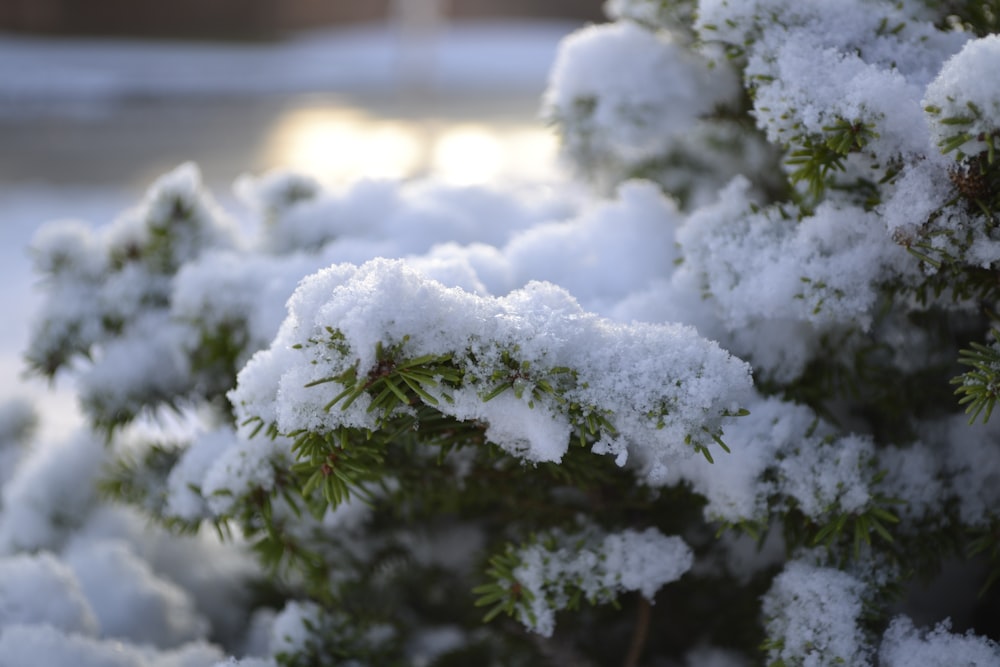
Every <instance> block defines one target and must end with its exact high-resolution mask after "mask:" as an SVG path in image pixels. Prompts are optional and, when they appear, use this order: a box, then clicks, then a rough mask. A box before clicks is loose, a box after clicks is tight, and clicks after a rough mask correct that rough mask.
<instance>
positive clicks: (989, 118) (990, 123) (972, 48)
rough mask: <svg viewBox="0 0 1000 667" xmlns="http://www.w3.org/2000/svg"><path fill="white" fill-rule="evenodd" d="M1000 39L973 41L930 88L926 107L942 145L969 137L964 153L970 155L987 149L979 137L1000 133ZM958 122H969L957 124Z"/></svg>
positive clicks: (932, 136) (939, 143) (926, 97)
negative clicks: (998, 79)
mask: <svg viewBox="0 0 1000 667" xmlns="http://www.w3.org/2000/svg"><path fill="white" fill-rule="evenodd" d="M998 65H1000V35H988V36H986V37H983V38H980V39H973V40H970V41H969V42H967V43H966V44H965V46H964V47H963V48H962V50H961V51H960V52H959V53H957V54H956V55H954V56H953V57H951V58H950V59H949V60H948V61H947V62H946V63H945V64H944V67H942V68H941V72H940V74H938V76H937V78H936V79H934V81H933V82H931V84H930V85H929V86H927V92H926V95H925V96H924V99H923V105H924V107H925V108H926V109H927V110H928V115H929V116H930V118H931V123H930V127H931V138H932V139H933V140H934V142H935V143H937V144H938V145H941V143H943V142H947V141H949V140H950V139H951V138H952V137H953V136H955V135H959V134H965V135H968V140H967V141H966V142H964V143H962V144H961V151H962V152H963V153H965V154H968V155H975V154H976V153H978V152H980V151H982V150H984V149H985V142H983V141H982V140H977V137H979V136H980V135H996V134H997V132H998V131H1000V123H998V122H997V120H996V119H997V117H998V116H1000V85H998V84H997V82H996V70H997V66H998ZM958 120H964V121H966V122H964V123H960V124H955V122H956V121H958Z"/></svg>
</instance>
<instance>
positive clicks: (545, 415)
mask: <svg viewBox="0 0 1000 667" xmlns="http://www.w3.org/2000/svg"><path fill="white" fill-rule="evenodd" d="M334 332H335V338H334V339H331V336H333V335H334ZM376 343H381V344H382V346H383V349H392V348H393V347H394V346H397V347H399V349H400V352H399V354H400V357H401V358H403V359H415V358H420V357H424V356H428V355H430V356H434V357H438V356H445V355H447V356H448V358H449V360H450V363H452V364H454V366H455V367H457V368H458V369H459V370H460V371H461V372H462V373H463V374H464V375H463V380H462V382H461V384H460V386H458V387H456V388H454V390H452V389H450V388H449V389H448V391H447V392H446V391H444V390H443V389H441V388H440V387H438V388H430V389H428V391H430V392H432V394H436V396H435V398H436V399H438V404H437V409H438V410H439V411H441V412H442V413H444V414H447V415H450V416H452V417H454V418H456V419H458V420H463V421H464V420H476V421H480V422H483V423H485V424H487V425H488V427H487V429H488V430H487V437H488V438H490V439H491V440H493V441H494V442H495V443H496V444H498V445H500V446H501V447H503V448H504V449H506V450H507V451H508V452H510V453H512V454H515V455H517V456H519V457H521V458H523V459H525V460H527V461H536V462H537V461H559V460H560V459H561V458H562V455H563V454H564V453H565V451H566V448H567V447H568V444H569V440H570V436H571V432H572V430H573V428H574V427H575V426H576V425H577V424H576V422H575V421H574V420H575V419H577V418H578V417H580V415H578V414H574V413H573V412H572V410H573V409H580V410H583V411H584V414H583V415H582V416H583V417H586V416H587V415H588V414H591V415H595V416H596V415H608V419H609V420H610V421H611V423H612V424H613V425H614V429H615V430H616V433H609V432H605V434H604V436H603V437H602V439H601V440H600V441H599V442H598V443H597V446H596V447H595V450H597V451H601V452H605V453H610V454H613V455H614V456H615V457H616V459H617V460H618V462H619V464H624V462H625V460H626V459H627V458H628V457H629V456H630V455H631V454H636V455H637V456H638V461H639V462H640V463H641V464H642V466H643V467H644V468H645V470H646V473H647V476H649V477H650V478H652V477H655V475H656V474H660V473H662V471H663V469H664V466H665V465H666V464H667V463H668V462H669V461H671V460H673V459H676V458H678V457H684V456H686V455H689V454H690V453H691V451H692V447H691V446H690V444H691V442H692V440H693V441H694V442H700V439H703V438H705V437H706V435H705V433H706V432H707V433H714V432H716V431H717V430H718V429H719V428H720V425H721V423H722V420H723V419H724V418H725V417H726V416H727V415H730V414H733V413H735V412H736V411H738V409H739V401H740V400H742V398H743V397H745V395H746V392H747V391H748V390H749V388H750V378H749V374H748V367H747V366H746V365H745V364H744V363H743V362H741V361H739V360H737V359H734V358H733V357H731V356H730V355H729V354H728V353H726V352H724V351H723V350H721V349H720V348H719V347H718V346H717V345H716V344H715V343H712V342H710V341H707V340H705V339H703V338H701V337H700V336H698V335H697V333H696V332H695V331H694V330H693V329H691V328H690V327H684V326H681V325H647V324H633V325H622V324H616V323H613V322H610V321H608V320H604V319H602V318H599V317H597V316H595V315H593V314H589V313H586V312H584V311H583V310H582V309H581V308H580V307H579V305H578V304H577V302H576V301H575V300H574V299H573V298H572V297H571V296H570V295H569V294H568V293H567V292H565V291H564V290H563V289H561V288H558V287H556V286H554V285H551V284H547V283H531V284H529V285H528V286H527V287H525V288H524V289H521V290H516V291H514V292H512V293H510V294H509V295H507V296H506V297H502V298H492V297H482V296H479V295H476V294H471V293H469V292H465V291H463V290H459V289H455V288H447V287H444V286H443V285H441V284H440V283H438V282H436V281H433V280H429V279H427V278H426V277H424V276H422V275H421V274H419V273H417V272H415V271H414V270H412V269H411V268H409V267H407V266H406V265H405V264H404V263H403V262H400V261H390V260H374V261H372V262H369V263H367V264H365V265H363V266H361V267H354V266H349V265H340V266H335V267H331V268H330V269H327V270H324V271H321V272H319V273H318V274H316V275H314V276H312V277H310V278H308V279H306V280H305V281H303V283H302V285H301V286H300V287H299V289H298V290H297V291H296V293H295V295H294V296H293V297H292V299H291V300H290V302H289V316H288V318H287V319H286V321H285V322H284V324H283V325H282V327H281V330H280V332H279V334H278V337H277V338H276V340H275V341H274V343H273V344H272V346H271V348H270V349H268V350H266V351H263V352H260V353H258V354H257V355H255V356H254V357H253V358H252V359H251V361H250V362H249V363H248V364H247V366H246V367H245V368H244V369H243V371H242V372H241V373H240V375H239V377H238V383H237V388H236V389H235V390H234V391H233V392H232V393H231V400H232V401H233V404H234V405H235V406H236V410H237V418H238V421H240V422H242V421H244V420H245V419H248V418H252V417H260V418H261V419H263V420H264V421H265V423H275V424H276V425H277V426H278V428H279V430H280V431H282V432H285V433H289V432H293V431H297V430H300V429H312V430H329V429H336V428H338V427H343V426H347V427H355V428H375V427H376V426H377V419H378V415H377V413H376V412H374V411H369V410H368V407H369V406H370V399H369V398H368V397H367V395H363V396H361V397H360V398H359V399H358V400H356V401H355V402H354V403H352V404H351V405H350V407H349V408H347V409H341V408H339V407H333V408H332V409H328V408H327V407H326V406H327V403H328V402H329V401H330V399H331V397H332V396H336V395H337V394H338V393H340V392H341V391H342V390H343V389H344V388H345V387H343V385H341V384H340V382H333V381H330V382H327V383H325V384H323V385H320V386H319V387H307V386H306V385H308V384H310V383H314V382H316V381H317V380H330V379H332V378H335V377H337V376H341V375H342V374H343V373H345V372H348V371H350V370H351V369H355V370H356V372H357V376H358V377H364V376H365V375H367V374H369V373H370V372H371V371H372V370H373V369H376V368H377V367H378V363H379V360H378V359H377V358H376V353H375V347H376V345H375V344H376ZM511 360H514V361H513V364H514V365H513V367H511V363H512V361H511ZM498 377H499V378H500V379H504V381H506V380H505V378H506V379H510V381H511V383H512V384H513V385H518V383H520V386H522V388H523V389H525V391H524V392H523V394H522V393H521V392H520V391H518V390H517V386H515V387H514V388H515V391H512V392H505V393H500V394H499V395H498V396H497V397H496V398H493V399H491V400H484V397H485V396H486V395H487V394H489V393H490V392H491V391H492V390H493V389H495V388H496V386H497V382H498V379H497V378H498ZM543 382H544V383H551V385H553V386H554V387H555V391H554V392H548V391H536V389H538V388H539V387H544V386H545V384H540V383H543ZM571 406H576V408H571ZM709 442H711V441H710V440H709Z"/></svg>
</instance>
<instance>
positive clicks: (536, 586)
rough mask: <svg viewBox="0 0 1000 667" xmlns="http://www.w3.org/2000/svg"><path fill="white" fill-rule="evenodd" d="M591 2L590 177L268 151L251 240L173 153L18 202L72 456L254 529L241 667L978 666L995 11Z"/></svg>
mask: <svg viewBox="0 0 1000 667" xmlns="http://www.w3.org/2000/svg"><path fill="white" fill-rule="evenodd" d="M607 11H608V14H609V17H610V18H611V22H610V23H608V24H604V25H596V26H591V27H587V28H584V29H583V30H581V31H579V32H578V33H576V34H575V35H573V36H571V37H569V38H568V39H567V40H566V41H565V42H564V44H563V46H562V48H561V50H560V54H559V57H558V59H557V62H556V63H555V66H554V69H553V73H552V77H551V82H550V87H549V90H548V91H547V93H546V95H545V99H544V110H545V113H546V115H547V117H548V118H549V119H550V120H551V121H552V123H553V125H554V127H555V128H556V130H557V131H558V133H559V136H560V138H561V141H562V145H563V147H564V152H565V155H566V157H567V159H568V161H569V162H570V163H571V164H572V166H573V167H574V168H575V170H576V173H577V174H578V175H579V177H580V178H581V179H583V180H585V181H587V182H588V183H590V184H591V185H592V186H593V190H594V192H595V193H597V194H596V195H595V198H593V199H589V200H578V199H574V198H573V196H572V195H571V194H570V193H568V192H567V193H559V192H557V193H554V194H553V193H547V194H546V193H541V192H535V191H526V190H511V191H492V190H483V189H474V188H472V189H457V188H447V187H444V186H440V185H434V184H422V183H416V184H414V183H411V184H396V183H368V182H362V183H358V184H356V185H355V186H353V187H352V188H351V189H350V190H348V191H346V192H343V193H332V192H328V191H325V190H324V189H323V188H322V187H321V186H320V185H318V184H317V183H315V182H313V181H311V180H310V179H308V178H307V177H304V176H298V175H291V174H271V175H268V176H265V177H262V178H259V179H256V180H253V179H249V180H246V181H244V182H242V183H241V184H240V191H241V193H242V194H243V196H244V197H246V199H247V201H249V202H250V203H251V204H252V205H253V206H254V207H255V211H256V212H257V214H258V219H259V223H260V224H259V228H258V229H257V230H256V234H254V233H250V234H248V233H246V232H245V231H241V230H240V229H239V228H238V227H236V226H235V225H232V224H231V223H229V222H227V220H226V218H225V215H224V214H223V213H221V212H220V211H219V209H218V207H216V206H215V205H214V204H213V203H212V201H211V198H210V196H209V195H208V193H206V192H205V191H204V189H203V188H202V186H201V184H200V181H199V176H198V173H197V170H196V168H194V167H193V166H191V165H186V166H183V167H181V168H179V169H177V170H176V171H174V172H172V173H170V174H168V175H166V176H164V177H163V178H162V179H160V180H159V181H158V182H157V183H156V184H154V186H153V187H152V188H151V190H150V193H149V195H148V196H147V198H146V199H145V201H144V202H143V203H142V205H141V206H140V207H138V208H137V209H135V210H134V211H132V212H130V213H128V214H127V215H125V216H123V217H122V218H120V219H119V220H118V221H116V222H115V223H114V224H113V225H111V226H110V227H108V228H107V229H105V230H102V231H100V232H98V233H93V232H90V231H89V230H88V229H87V228H85V227H82V226H74V225H62V226H52V227H50V228H47V229H46V230H45V231H44V232H43V233H42V234H40V236H39V238H38V239H37V243H36V251H37V262H38V268H39V270H40V272H41V273H42V274H43V275H44V276H45V277H46V280H47V281H48V282H47V301H46V305H45V309H44V312H43V314H42V316H41V319H40V321H39V324H38V326H37V327H36V329H35V332H34V337H33V340H32V344H31V347H30V349H29V351H28V359H29V362H30V364H31V365H32V367H33V368H34V369H35V370H36V371H37V372H39V373H41V374H44V375H46V376H50V377H51V376H54V375H55V374H56V373H59V372H69V373H72V374H74V375H75V376H76V377H77V380H78V386H79V391H80V395H81V400H82V404H83V406H84V409H85V411H86V414H87V416H88V418H89V420H90V422H91V425H92V426H93V427H94V429H96V430H97V431H99V432H100V433H102V434H103V436H104V437H105V438H106V440H107V443H108V444H107V447H108V448H109V451H111V452H113V453H114V456H115V462H114V464H113V465H112V466H111V467H110V468H108V470H107V471H106V473H105V475H104V479H103V482H102V488H103V489H104V490H105V492H107V493H108V494H110V496H111V497H113V498H115V499H117V500H121V501H125V502H127V503H131V504H133V505H135V506H137V507H140V508H141V509H142V510H143V511H144V512H146V513H148V515H149V516H151V517H153V518H155V519H156V520H158V521H160V522H162V523H163V524H165V525H166V526H168V527H170V528H171V529H174V530H177V531H182V532H185V531H186V532H193V531H199V530H203V529H205V527H206V526H214V527H215V528H216V529H218V532H219V534H220V535H221V536H222V537H223V539H225V540H230V541H232V542H233V543H234V544H240V543H243V542H244V541H245V542H246V543H247V544H249V545H250V546H251V547H252V549H253V551H254V553H255V554H256V556H257V557H258V559H259V562H260V563H261V564H262V566H263V567H264V570H263V572H264V573H266V575H267V576H266V577H264V578H262V579H261V580H260V581H259V582H258V585H257V589H258V590H257V592H256V593H255V595H254V596H253V597H252V599H248V600H247V601H245V604H246V605H247V610H248V613H250V612H253V611H254V610H255V609H257V610H260V609H265V608H272V609H274V610H275V611H277V612H278V614H277V617H276V618H275V619H274V620H273V622H272V624H271V638H272V639H271V642H270V645H269V647H268V649H267V651H268V653H269V655H268V656H265V657H264V658H261V659H260V664H273V663H277V664H280V665H287V666H292V665H294V666H300V665H301V666H305V665H334V664H352V665H354V664H372V665H388V664H425V665H438V666H440V667H444V666H445V665H459V664H461V665H467V664H477V665H478V664H483V665H488V664H494V665H517V664H525V665H532V664H559V665H572V664H580V665H585V664H593V665H604V664H625V665H640V664H642V665H673V664H685V665H690V666H691V667H718V666H726V667H728V666H736V665H749V664H766V665H769V666H771V667H779V666H781V667H792V666H794V665H803V666H805V665H809V666H819V665H852V666H858V665H876V664H878V665H886V666H888V665H893V666H903V665H906V666H907V667H911V666H914V665H918V666H919V665H943V664H970V665H983V666H985V665H996V664H1000V646H998V645H997V644H996V643H995V642H994V641H993V640H992V639H990V637H993V638H997V637H998V636H1000V628H998V627H997V626H996V625H995V624H994V623H991V621H990V614H989V611H990V610H991V609H994V608H995V606H996V601H997V588H996V587H994V586H993V584H994V583H995V580H996V579H997V578H998V577H1000V515H998V513H997V510H996V508H997V507H998V504H1000V484H997V480H998V479H1000V455H998V454H1000V449H998V447H1000V425H998V422H997V420H995V419H991V417H992V413H993V409H994V407H995V405H996V402H997V400H998V396H1000V323H998V322H997V320H998V319H1000V316H998V315H997V308H998V303H1000V223H998V217H997V216H998V215H1000V214H998V212H997V211H998V210H1000V166H998V165H1000V160H998V159H997V155H996V153H997V150H996V149H997V147H996V145H995V144H996V141H997V138H998V137H1000V79H998V78H997V77H996V72H997V71H998V68H1000V38H998V37H996V36H994V35H992V34H991V33H992V31H993V30H994V29H995V28H996V22H997V20H998V16H1000V6H998V5H997V3H995V2H958V1H956V2H935V1H932V0H903V1H900V2H895V1H893V2H889V1H885V0H843V1H841V2H836V3H834V2H823V1H822V0H810V1H802V0H794V1H793V0H748V1H745V2H744V1H740V2H737V1H736V0H701V1H700V2H695V1H694V0H610V1H609V2H608V3H607ZM484 220H489V221H497V220H502V221H503V225H502V226H498V225H496V224H482V221H484ZM394 258H405V259H394ZM289 297H290V299H289ZM286 299H287V300H288V301H287V309H286V306H285V301H286ZM170 410H173V411H180V412H182V413H184V414H187V415H193V416H194V417H192V418H196V419H197V420H198V421H199V423H200V428H199V429H198V431H197V433H195V435H193V436H192V437H190V438H188V439H179V438H176V437H174V438H170V439H166V438H164V439H161V440H156V439H155V438H147V440H146V441H144V442H141V443H139V444H137V443H136V438H135V437H132V438H129V439H128V446H127V447H125V446H122V445H121V444H120V443H121V441H122V440H123V434H125V433H127V432H128V431H129V428H130V425H132V424H133V422H134V421H135V420H136V419H137V418H138V417H140V416H142V415H151V416H153V417H154V418H155V417H156V416H161V417H162V416H163V415H164V413H165V411H170ZM0 534H2V530H0ZM234 548H235V547H234ZM955 562H961V563H968V564H971V565H970V567H972V569H971V570H970V571H971V572H973V573H974V574H973V576H968V577H966V578H965V579H964V580H963V586H967V588H968V591H966V593H967V594H966V595H965V597H964V598H962V601H961V602H959V603H957V604H958V606H957V607H956V608H955V611H954V612H952V611H948V610H945V611H944V613H941V614H940V615H939V617H938V618H937V619H936V621H940V622H941V623H940V624H938V625H937V626H936V627H933V628H918V627H917V625H916V624H915V622H914V621H913V620H911V618H910V617H908V616H907V613H910V607H908V602H907V600H908V593H909V592H911V591H913V590H917V589H919V588H920V587H921V586H922V585H923V584H924V583H926V582H927V581H931V580H933V579H934V578H935V577H937V576H939V573H940V572H941V571H942V568H943V567H945V566H950V565H951V564H953V563H955ZM977 595H978V597H977ZM963 605H964V606H963ZM963 610H964V612H965V613H966V618H969V619H971V621H969V622H968V624H969V625H970V627H971V628H972V629H973V630H974V631H975V632H976V633H978V634H958V633H953V632H951V631H950V629H949V626H948V624H947V622H946V619H945V616H946V615H948V614H950V613H959V612H962V611H963ZM935 611H936V612H937V611H940V610H935ZM484 621H485V622H484ZM918 621H919V622H921V623H923V622H926V619H918ZM965 629H967V628H965V627H963V628H959V629H958V630H959V631H964V630H965ZM269 661H273V663H272V662H269ZM243 664H245V665H251V664H253V665H256V664H258V661H257V659H256V658H247V659H246V660H244V661H243Z"/></svg>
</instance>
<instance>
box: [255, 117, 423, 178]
mask: <svg viewBox="0 0 1000 667" xmlns="http://www.w3.org/2000/svg"><path fill="white" fill-rule="evenodd" d="M421 143H422V142H421V140H420V137H419V135H418V132H417V131H416V129H415V128H414V127H412V126H410V125H409V124H406V123H402V122H397V121H380V120H375V119H371V118H368V117H366V116H365V115H364V114H362V113H360V112H357V111H352V110H347V109H297V110H295V111H291V112H289V113H288V114H286V115H285V116H283V117H282V119H281V120H280V121H279V122H278V124H277V127H276V128H275V129H274V131H273V133H272V135H271V138H270V141H269V149H268V153H269V155H268V158H269V159H268V162H269V163H271V164H274V165H275V166H279V167H288V168H292V169H296V170H299V171H303V172H305V173H308V174H311V175H313V176H315V177H316V178H318V179H320V180H321V181H326V182H342V181H346V180H352V179H354V178H357V177H358V176H359V175H365V176H368V177H372V178H402V177H405V176H410V175H412V174H413V173H414V172H415V171H416V170H417V169H418V168H419V166H420V163H421V161H422V156H421V154H420V153H421Z"/></svg>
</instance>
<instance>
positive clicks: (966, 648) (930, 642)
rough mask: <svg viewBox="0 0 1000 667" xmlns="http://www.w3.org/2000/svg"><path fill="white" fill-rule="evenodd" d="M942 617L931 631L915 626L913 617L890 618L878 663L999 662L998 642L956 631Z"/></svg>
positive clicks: (940, 666) (908, 666)
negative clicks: (958, 633) (941, 620)
mask: <svg viewBox="0 0 1000 667" xmlns="http://www.w3.org/2000/svg"><path fill="white" fill-rule="evenodd" d="M950 630H951V624H950V623H949V622H948V621H944V622H942V623H940V624H938V625H937V627H935V628H934V629H933V630H931V631H929V632H928V631H923V630H918V629H917V628H915V627H914V625H913V621H911V620H910V619H908V618H906V617H905V616H900V617H897V618H895V619H893V621H892V623H891V624H890V625H889V628H888V629H887V630H886V631H885V634H884V635H883V636H882V645H881V647H880V648H879V664H880V665H882V666H883V667H953V666H954V665H962V667H992V666H994V665H998V664H1000V645H998V644H997V643H996V642H995V641H993V640H992V639H989V638H986V637H977V636H976V635H974V634H972V632H968V633H966V634H964V635H956V634H953V633H951V632H950Z"/></svg>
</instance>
